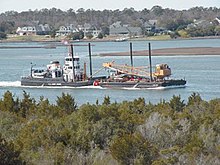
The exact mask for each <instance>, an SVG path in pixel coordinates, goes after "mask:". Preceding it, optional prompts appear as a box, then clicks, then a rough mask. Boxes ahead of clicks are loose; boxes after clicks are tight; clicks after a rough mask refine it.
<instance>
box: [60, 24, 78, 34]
mask: <svg viewBox="0 0 220 165" xmlns="http://www.w3.org/2000/svg"><path fill="white" fill-rule="evenodd" d="M75 32H79V30H78V29H77V27H76V26H75V25H74V24H70V25H69V26H60V28H59V30H58V31H57V32H56V35H57V36H67V35H70V34H71V33H75Z"/></svg>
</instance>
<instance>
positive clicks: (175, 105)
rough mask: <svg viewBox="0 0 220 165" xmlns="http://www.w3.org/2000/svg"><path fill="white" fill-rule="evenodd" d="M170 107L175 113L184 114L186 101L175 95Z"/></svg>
mask: <svg viewBox="0 0 220 165" xmlns="http://www.w3.org/2000/svg"><path fill="white" fill-rule="evenodd" d="M169 105H170V107H171V108H172V109H173V110H174V111H177V112H182V111H183V109H184V107H185V104H184V100H181V97H180V96H175V95H174V96H173V97H172V99H171V100H170V103H169Z"/></svg>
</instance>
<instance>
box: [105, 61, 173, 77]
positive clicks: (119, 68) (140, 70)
mask: <svg viewBox="0 0 220 165" xmlns="http://www.w3.org/2000/svg"><path fill="white" fill-rule="evenodd" d="M102 66H103V67H104V68H106V69H110V70H113V71H115V72H117V73H118V74H125V75H129V76H137V77H143V78H149V77H150V72H149V71H148V70H149V67H146V66H140V67H132V66H129V65H119V64H115V63H114V62H107V63H103V65H102ZM170 75H171V69H170V68H169V66H168V65H167V64H158V65H156V69H155V72H153V73H152V77H154V78H156V79H163V78H165V77H169V76H170Z"/></svg>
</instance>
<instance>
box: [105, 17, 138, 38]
mask: <svg viewBox="0 0 220 165" xmlns="http://www.w3.org/2000/svg"><path fill="white" fill-rule="evenodd" d="M109 35H110V36H140V35H142V29H141V28H140V27H132V26H129V25H122V24H121V22H120V21H118V22H115V23H114V24H112V25H110V28H109Z"/></svg>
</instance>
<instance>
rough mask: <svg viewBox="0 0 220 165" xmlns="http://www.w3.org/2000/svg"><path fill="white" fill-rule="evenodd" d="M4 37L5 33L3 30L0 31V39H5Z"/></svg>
mask: <svg viewBox="0 0 220 165" xmlns="http://www.w3.org/2000/svg"><path fill="white" fill-rule="evenodd" d="M6 38H7V35H6V34H5V33H4V32H1V31H0V40H1V39H6Z"/></svg>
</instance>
